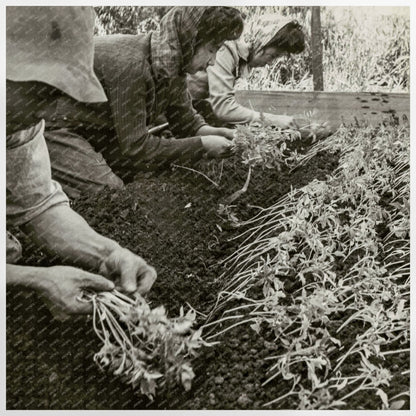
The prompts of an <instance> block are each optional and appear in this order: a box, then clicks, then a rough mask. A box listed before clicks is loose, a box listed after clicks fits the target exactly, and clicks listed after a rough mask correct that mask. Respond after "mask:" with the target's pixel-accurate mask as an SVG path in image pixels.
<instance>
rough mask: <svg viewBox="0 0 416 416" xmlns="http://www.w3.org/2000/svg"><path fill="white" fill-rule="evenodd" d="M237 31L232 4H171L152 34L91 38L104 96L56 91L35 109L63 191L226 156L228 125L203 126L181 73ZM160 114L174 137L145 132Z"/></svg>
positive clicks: (204, 61)
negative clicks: (96, 99)
mask: <svg viewBox="0 0 416 416" xmlns="http://www.w3.org/2000/svg"><path fill="white" fill-rule="evenodd" d="M242 30H243V20H242V17H241V15H240V12H239V11H238V10H236V9H234V8H231V7H201V6H199V7H174V8H172V9H171V10H169V12H168V13H167V14H166V15H165V16H164V17H163V18H162V20H161V22H160V27H159V28H158V29H157V30H156V31H154V32H152V33H148V34H140V35H107V36H98V37H96V39H95V55H94V70H95V73H96V74H97V76H98V79H99V80H100V82H101V84H102V85H103V87H104V90H105V93H106V95H107V97H108V102H106V103H81V102H79V101H76V100H74V99H73V97H71V96H68V95H64V94H61V95H54V96H53V97H54V99H53V100H48V99H46V98H45V100H46V101H45V103H46V104H45V105H44V107H43V108H42V109H41V110H39V109H38V111H42V112H43V116H44V118H45V123H46V127H45V138H46V142H47V144H48V149H49V152H50V156H51V164H52V172H53V175H54V177H55V179H57V180H58V181H59V182H60V183H61V184H62V186H63V189H64V190H65V192H67V193H68V194H69V195H70V196H73V197H76V196H78V195H79V194H80V193H83V192H98V191H100V190H101V189H102V188H103V187H104V186H107V185H109V186H112V187H116V188H118V187H121V186H123V183H124V182H126V181H130V180H132V179H133V178H134V176H135V175H136V174H137V172H138V171H140V170H146V169H149V168H150V169H154V168H160V167H165V166H166V165H169V164H171V163H183V162H193V161H197V160H199V159H201V158H202V157H225V156H228V155H229V154H230V151H231V145H230V141H229V139H231V138H232V137H233V132H232V130H231V129H227V128H216V127H212V126H209V125H208V124H207V123H206V122H205V120H204V119H203V118H202V117H201V116H200V115H198V114H197V113H196V111H195V110H194V109H193V107H192V103H191V99H190V96H189V93H188V91H187V87H186V73H194V72H197V71H199V70H202V69H206V67H207V66H208V65H212V64H213V63H214V62H215V54H216V52H217V50H218V49H219V48H220V46H222V44H223V43H224V41H225V40H232V39H237V38H238V37H239V36H240V35H241V33H242ZM16 102H18V99H16ZM160 115H164V116H165V117H166V119H167V121H168V122H169V130H170V131H171V132H172V133H173V135H174V136H175V138H176V139H166V138H163V137H159V136H157V135H154V134H152V132H150V131H149V129H150V127H151V126H153V125H154V124H155V123H156V120H157V118H158V116H160ZM9 121H10V123H11V122H12V118H10V120H9V119H8V122H9Z"/></svg>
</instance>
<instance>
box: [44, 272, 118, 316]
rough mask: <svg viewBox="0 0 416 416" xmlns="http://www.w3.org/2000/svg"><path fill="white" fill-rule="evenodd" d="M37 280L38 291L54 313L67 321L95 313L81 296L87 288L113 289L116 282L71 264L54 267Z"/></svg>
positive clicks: (98, 289)
mask: <svg viewBox="0 0 416 416" xmlns="http://www.w3.org/2000/svg"><path fill="white" fill-rule="evenodd" d="M44 270H45V272H44V273H43V274H42V276H40V277H39V280H38V282H37V289H38V292H39V294H40V296H41V298H42V299H43V301H44V302H45V303H46V305H47V306H48V308H49V309H50V311H51V313H52V315H53V316H54V317H55V318H57V319H58V320H60V321H64V320H66V319H68V318H69V317H70V315H76V314H89V313H92V304H91V303H90V302H83V301H81V300H79V299H80V297H81V296H82V293H83V290H84V289H91V290H94V291H96V292H100V291H111V290H113V289H114V283H113V282H112V281H110V280H108V279H106V278H104V277H102V276H98V275H96V274H92V273H88V272H86V271H84V270H81V269H77V268H75V267H69V266H53V267H48V268H45V269H44Z"/></svg>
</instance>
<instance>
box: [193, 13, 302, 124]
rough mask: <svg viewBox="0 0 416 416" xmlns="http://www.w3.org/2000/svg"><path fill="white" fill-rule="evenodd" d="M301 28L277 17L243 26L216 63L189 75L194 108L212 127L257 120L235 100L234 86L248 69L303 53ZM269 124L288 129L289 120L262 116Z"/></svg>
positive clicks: (290, 122) (259, 118) (287, 117)
mask: <svg viewBox="0 0 416 416" xmlns="http://www.w3.org/2000/svg"><path fill="white" fill-rule="evenodd" d="M304 48H305V43H304V34H303V32H302V27H301V26H300V25H299V24H298V23H297V22H296V21H294V20H291V19H287V18H282V17H280V16H278V15H276V14H271V15H267V14H266V15H261V16H260V17H259V18H258V19H253V20H252V21H251V22H250V23H248V24H246V25H245V28H244V33H243V35H242V36H241V38H240V39H237V40H234V41H227V42H225V43H224V45H223V47H222V48H221V49H220V50H219V51H218V53H217V57H216V62H215V64H214V65H213V66H211V67H209V68H207V70H206V72H198V73H197V74H195V75H190V76H188V88H189V91H190V93H191V96H192V98H193V104H194V107H195V108H196V109H197V110H198V112H199V113H200V114H201V115H203V116H204V118H205V119H206V120H207V121H208V122H211V123H213V124H215V125H216V124H218V125H224V124H230V125H233V124H239V123H250V122H252V121H260V120H261V114H260V113H259V112H258V111H255V110H253V109H250V108H247V107H244V106H242V105H240V104H239V103H237V101H236V99H235V84H236V82H237V80H238V79H239V78H245V77H247V76H248V75H249V73H250V69H251V68H256V67H262V66H265V65H267V64H271V63H273V61H274V60H275V59H276V58H278V57H280V56H284V55H287V54H290V53H300V52H302V51H303V50H304ZM263 116H264V118H265V119H266V120H267V121H269V122H270V123H272V124H274V125H276V126H278V127H281V128H288V127H291V126H292V124H293V119H292V117H289V116H282V115H274V114H268V113H265V114H263Z"/></svg>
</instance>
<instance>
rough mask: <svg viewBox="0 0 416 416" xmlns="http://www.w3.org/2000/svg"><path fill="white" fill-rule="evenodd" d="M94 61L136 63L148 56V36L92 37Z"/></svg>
mask: <svg viewBox="0 0 416 416" xmlns="http://www.w3.org/2000/svg"><path fill="white" fill-rule="evenodd" d="M94 48H95V54H94V59H95V60H98V61H101V60H103V59H111V60H117V62H123V63H127V62H129V61H134V62H138V61H141V60H144V59H147V58H148V56H149V50H150V48H149V36H148V35H144V34H142V35H121V34H118V35H104V36H95V37H94Z"/></svg>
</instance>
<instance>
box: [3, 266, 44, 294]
mask: <svg viewBox="0 0 416 416" xmlns="http://www.w3.org/2000/svg"><path fill="white" fill-rule="evenodd" d="M49 276H50V267H31V266H16V265H12V264H8V265H7V267H6V282H7V285H10V286H23V287H26V288H28V289H43V288H44V287H45V283H46V281H47V280H49Z"/></svg>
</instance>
